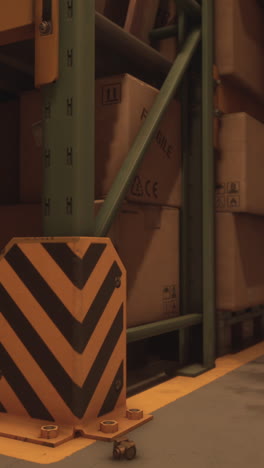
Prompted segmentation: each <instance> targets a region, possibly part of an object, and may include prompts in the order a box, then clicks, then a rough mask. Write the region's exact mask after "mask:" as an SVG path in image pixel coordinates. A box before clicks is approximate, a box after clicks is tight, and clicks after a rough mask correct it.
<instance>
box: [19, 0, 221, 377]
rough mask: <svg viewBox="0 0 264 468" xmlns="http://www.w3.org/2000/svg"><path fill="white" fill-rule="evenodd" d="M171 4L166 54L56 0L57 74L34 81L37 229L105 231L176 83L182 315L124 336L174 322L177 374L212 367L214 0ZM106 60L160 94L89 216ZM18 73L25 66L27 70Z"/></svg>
mask: <svg viewBox="0 0 264 468" xmlns="http://www.w3.org/2000/svg"><path fill="white" fill-rule="evenodd" d="M49 3H50V2H49ZM177 3H178V7H179V10H180V15H179V21H178V25H177V33H178V39H179V43H180V45H181V50H180V53H179V54H178V56H177V58H176V60H175V62H174V63H171V62H169V61H168V60H167V59H165V58H164V57H163V56H162V55H160V54H159V53H158V52H157V51H155V50H154V49H153V48H151V47H150V46H148V45H147V44H145V43H143V42H142V41H140V40H139V39H137V38H136V37H134V36H132V35H130V34H128V33H126V32H125V31H124V30H123V29H122V28H120V27H119V26H117V25H116V24H114V23H112V22H111V21H110V20H108V19H107V18H105V17H104V16H102V15H100V14H99V13H97V12H95V5H94V0H89V1H87V0H77V1H76V0H59V11H60V33H59V79H58V80H57V81H56V82H55V83H52V84H49V85H46V86H44V87H43V96H44V114H43V115H44V155H43V156H44V157H43V164H44V191H43V216H44V236H52V237H56V236H58V237H61V236H90V237H101V236H103V237H104V236H106V235H107V232H108V230H109V227H110V225H111V223H112V221H113V219H114V217H115V215H116V213H117V211H118V209H119V207H120V205H121V203H122V201H123V199H124V196H125V194H126V191H127V189H128V187H129V185H130V183H131V181H132V178H133V176H134V175H135V173H136V171H137V169H138V167H139V165H140V162H141V161H142V159H143V157H144V153H145V151H146V150H147V148H148V145H149V144H150V143H151V139H152V137H153V136H154V133H155V131H156V129H157V126H158V124H159V122H160V120H161V118H162V116H163V114H164V112H165V110H166V108H167V106H168V104H169V102H170V100H171V99H172V98H173V97H174V95H175V93H176V92H177V91H178V90H179V87H180V86H181V88H180V90H181V92H180V98H181V101H182V105H183V107H182V109H183V112H182V122H183V158H182V161H183V181H184V183H183V207H182V222H181V224H182V233H181V238H182V247H181V254H182V269H181V270H182V271H181V283H182V287H181V297H182V306H181V315H180V317H177V318H172V319H169V320H164V321H160V322H156V323H151V324H146V325H142V326H138V327H134V328H130V329H128V330H127V341H128V343H131V342H136V341H139V340H142V339H145V338H148V337H152V336H158V335H161V334H165V333H168V332H171V331H176V330H179V333H180V335H179V336H180V341H179V343H180V361H181V370H180V374H181V375H188V376H195V375H198V374H200V373H202V372H204V371H206V370H208V369H210V368H212V367H214V362H215V267H214V250H215V249H214V152H213V85H214V83H213V74H212V70H213V3H214V2H213V0H203V1H202V2H198V1H196V0H177ZM175 32H176V28H175V26H174V27H169V28H162V29H159V30H153V31H152V32H151V36H152V37H156V38H162V37H169V36H170V35H173V34H175ZM30 34H31V33H30V32H29V36H30ZM192 64H195V66H193V70H194V71H195V74H197V77H196V79H195V86H194V90H195V94H194V96H192V94H190V95H189V102H188V109H191V112H187V109H186V106H187V100H188V84H187V81H188V80H189V79H192V78H191V73H190V68H191V67H192ZM197 66H198V73H197V69H196V68H197ZM105 68H107V73H108V74H110V73H123V72H126V73H132V74H135V76H137V77H138V78H140V79H143V80H145V81H147V82H149V83H151V84H154V85H157V86H158V87H160V93H159V94H158V96H157V98H156V101H155V103H154V105H153V107H152V109H151V111H150V112H149V114H148V116H147V118H146V121H145V123H144V125H143V126H142V128H141V130H140V132H139V133H138V135H137V137H136V139H135V141H134V143H133V145H132V147H131V149H130V151H129V153H128V155H127V157H126V160H125V162H124V164H123V166H122V168H121V169H120V172H119V174H118V175H117V177H116V180H115V182H114V183H113V185H112V188H111V190H110V191H109V193H108V196H107V198H106V199H105V201H104V203H103V206H102V208H101V210H100V212H99V214H98V215H97V216H96V218H94V207H93V203H94V177H93V174H94V126H95V122H94V92H95V88H94V77H95V76H100V75H102V74H103V72H104V70H105ZM27 72H29V74H30V73H31V70H27ZM187 72H188V73H187ZM192 99H194V101H193V102H191V101H192ZM195 100H196V101H195ZM194 104H195V105H194ZM54 155H56V157H55V156H54ZM65 161H66V164H65ZM73 161H74V164H73ZM195 325H201V326H202V341H203V357H202V362H200V363H195V364H192V365H188V364H189V363H188V348H189V344H188V343H189V341H190V336H189V331H190V328H191V327H193V326H195Z"/></svg>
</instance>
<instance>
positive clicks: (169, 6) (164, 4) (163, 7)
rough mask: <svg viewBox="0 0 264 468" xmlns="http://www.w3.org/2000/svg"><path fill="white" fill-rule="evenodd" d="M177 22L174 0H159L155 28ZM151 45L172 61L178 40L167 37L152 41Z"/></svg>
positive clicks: (175, 53)
mask: <svg viewBox="0 0 264 468" xmlns="http://www.w3.org/2000/svg"><path fill="white" fill-rule="evenodd" d="M176 22H177V5H176V2H175V0H160V4H159V9H158V13H157V17H156V24H155V28H162V27H165V26H170V25H172V24H176ZM153 46H154V47H155V48H156V49H157V50H158V51H159V52H160V53H161V54H162V55H163V56H164V57H166V59H168V60H170V61H171V62H173V61H174V60H175V58H176V56H177V53H178V40H177V35H175V37H168V38H166V39H162V40H160V41H154V42H153Z"/></svg>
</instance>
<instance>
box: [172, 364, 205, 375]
mask: <svg viewBox="0 0 264 468" xmlns="http://www.w3.org/2000/svg"><path fill="white" fill-rule="evenodd" d="M213 368H214V366H212V367H204V366H202V365H201V364H191V365H190V366H186V367H182V369H179V371H178V372H177V375H180V376H182V377H197V376H198V375H201V374H203V373H204V372H207V371H209V370H210V369H213Z"/></svg>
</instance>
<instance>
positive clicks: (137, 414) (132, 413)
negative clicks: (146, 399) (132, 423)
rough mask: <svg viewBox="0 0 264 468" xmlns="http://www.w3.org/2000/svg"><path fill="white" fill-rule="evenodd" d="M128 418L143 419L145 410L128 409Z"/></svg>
mask: <svg viewBox="0 0 264 468" xmlns="http://www.w3.org/2000/svg"><path fill="white" fill-rule="evenodd" d="M126 417H127V419H134V420H135V419H142V418H143V410H141V409H138V408H137V409H136V408H132V409H127V410H126Z"/></svg>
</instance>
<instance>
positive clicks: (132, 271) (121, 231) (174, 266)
mask: <svg viewBox="0 0 264 468" xmlns="http://www.w3.org/2000/svg"><path fill="white" fill-rule="evenodd" d="M157 94H158V91H157V90H156V89H155V88H152V87H151V86H149V85H147V84H145V83H143V82H142V81H139V80H138V79H136V78H134V77H132V76H130V75H121V76H114V77H109V78H105V79H100V80H97V82H96V141H95V147H96V153H95V168H96V169H95V198H96V199H97V200H100V199H102V198H104V197H105V196H106V195H107V193H108V191H109V189H110V187H111V185H112V183H113V181H114V178H115V176H116V175H117V173H118V171H119V169H120V167H121V165H122V162H123V161H124V159H125V157H126V156H127V154H128V151H129V149H130V147H131V145H132V143H133V141H134V139H135V137H136V135H137V133H138V131H139V129H140V127H141V125H142V124H143V122H144V120H145V118H146V116H147V114H148V112H149V111H150V109H151V106H152V104H153V102H154V100H155V97H156V96H157ZM180 134H181V130H180V107H179V103H178V102H177V101H175V100H173V102H171V104H170V105H169V107H168V109H167V111H166V114H165V116H164V118H163V119H162V121H161V123H160V125H159V128H158V130H157V132H156V134H155V136H154V138H153V142H152V143H151V145H150V147H149V149H148V150H147V153H146V154H145V157H144V160H143V162H142V164H141V166H140V168H139V170H138V172H137V174H136V176H135V177H134V180H133V182H132V184H131V186H130V188H129V190H128V193H127V196H126V200H127V201H126V202H124V204H123V205H122V208H121V210H120V212H119V214H118V215H117V217H116V219H115V221H114V224H113V227H112V229H111V231H110V233H109V237H110V238H111V239H112V241H113V243H114V245H115V247H116V250H117V252H118V253H119V255H120V258H121V259H122V261H123V263H124V265H125V267H126V269H127V279H128V291H127V292H128V309H127V314H128V317H127V318H128V326H129V327H131V326H135V325H139V324H143V323H148V322H154V321H156V320H162V319H166V318H170V317H173V316H177V315H178V314H179V207H180V204H181V146H180ZM96 203H97V204H98V208H97V209H99V207H100V204H101V203H102V201H98V202H96Z"/></svg>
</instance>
